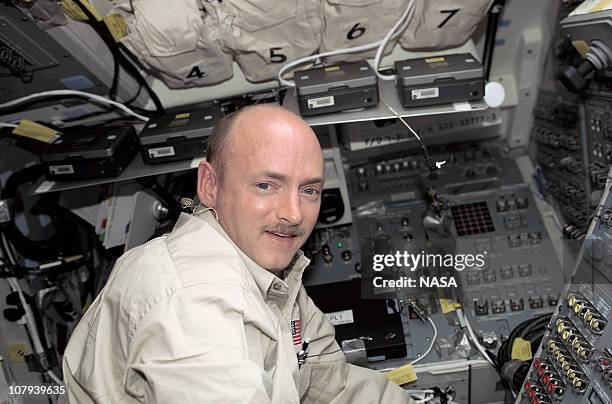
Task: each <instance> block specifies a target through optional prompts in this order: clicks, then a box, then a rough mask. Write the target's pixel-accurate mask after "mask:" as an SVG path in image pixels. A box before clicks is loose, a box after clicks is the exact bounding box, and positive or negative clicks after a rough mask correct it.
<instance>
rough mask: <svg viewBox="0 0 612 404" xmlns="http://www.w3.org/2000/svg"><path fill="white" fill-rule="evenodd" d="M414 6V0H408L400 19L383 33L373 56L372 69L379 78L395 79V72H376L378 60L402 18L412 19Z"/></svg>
mask: <svg viewBox="0 0 612 404" xmlns="http://www.w3.org/2000/svg"><path fill="white" fill-rule="evenodd" d="M415 8H416V7H414V0H410V1H409V2H408V5H407V6H406V10H405V11H404V14H402V16H401V17H400V19H399V20H398V21H397V22H396V23H395V25H394V26H393V28H391V30H390V31H389V32H388V33H387V35H385V37H384V38H383V40H382V43H381V44H380V46H379V47H378V49H377V50H376V56H375V57H374V71H375V72H376V75H377V76H378V78H379V79H381V80H395V74H393V75H383V74H380V73H379V72H378V66H379V65H380V60H381V59H382V56H383V53H384V51H385V48H386V47H387V42H389V39H391V36H393V34H395V32H396V31H398V28H399V26H400V25H401V24H403V22H404V20H407V21H410V20H411V19H412V16H413V15H414V10H415ZM405 28H406V27H402V29H401V30H399V31H398V32H402V31H403V30H404V29H405Z"/></svg>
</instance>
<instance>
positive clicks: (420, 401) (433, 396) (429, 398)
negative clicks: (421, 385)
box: [413, 394, 436, 404]
mask: <svg viewBox="0 0 612 404" xmlns="http://www.w3.org/2000/svg"><path fill="white" fill-rule="evenodd" d="M434 398H436V396H435V395H433V394H432V395H430V396H429V397H426V398H424V399H422V400H413V401H414V404H421V403H427V402H429V401H431V400H433V399H434Z"/></svg>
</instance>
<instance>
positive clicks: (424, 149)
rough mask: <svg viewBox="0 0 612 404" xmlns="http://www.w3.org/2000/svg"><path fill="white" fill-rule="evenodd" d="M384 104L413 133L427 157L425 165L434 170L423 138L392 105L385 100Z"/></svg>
mask: <svg viewBox="0 0 612 404" xmlns="http://www.w3.org/2000/svg"><path fill="white" fill-rule="evenodd" d="M382 102H383V103H384V104H385V105H386V106H387V108H389V111H391V113H393V115H395V116H396V117H397V119H399V120H400V122H401V123H403V124H404V126H405V127H407V128H408V130H409V131H410V133H412V135H413V136H414V137H415V138H416V140H418V142H419V145H420V146H421V150H423V154H424V155H425V163H427V165H428V166H429V167H428V168H429V169H432V167H431V166H430V164H431V156H430V155H429V150H427V146H425V143H423V141H422V140H421V137H420V136H419V135H418V134H417V133H416V132H415V131H414V130H413V129H412V127H411V126H410V125H409V124H408V122H406V121H405V120H404V118H402V117H401V116H400V114H399V113H398V112H397V111H396V110H395V109H394V108H393V107H391V105H389V104H387V101H385V100H384V99H383V100H382ZM436 168H438V167H436Z"/></svg>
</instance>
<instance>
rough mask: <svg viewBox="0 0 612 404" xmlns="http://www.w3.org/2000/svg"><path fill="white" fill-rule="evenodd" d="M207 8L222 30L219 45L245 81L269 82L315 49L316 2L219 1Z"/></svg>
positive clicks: (317, 29)
mask: <svg viewBox="0 0 612 404" xmlns="http://www.w3.org/2000/svg"><path fill="white" fill-rule="evenodd" d="M209 4H210V6H213V7H214V8H215V9H216V10H217V15H218V17H219V21H220V25H222V26H223V29H224V32H223V34H222V42H223V43H224V45H225V47H226V48H227V49H228V50H230V51H231V52H232V53H233V54H234V58H235V59H236V62H238V64H239V65H240V67H241V69H242V72H243V73H244V76H245V77H246V78H247V80H249V81H253V82H258V81H265V80H270V79H273V78H274V77H276V74H277V73H278V71H279V70H280V69H281V67H282V66H283V65H284V64H286V63H287V62H290V61H292V60H295V59H297V58H299V57H302V56H307V55H311V54H313V53H314V52H316V51H317V49H318V48H319V37H320V32H321V20H320V16H319V15H318V13H317V8H316V5H317V4H318V0H281V1H279V0H223V1H222V2H218V1H213V2H211V3H209ZM226 21H229V22H230V23H229V24H226V23H225V22H226ZM226 27H227V30H225V28H226Z"/></svg>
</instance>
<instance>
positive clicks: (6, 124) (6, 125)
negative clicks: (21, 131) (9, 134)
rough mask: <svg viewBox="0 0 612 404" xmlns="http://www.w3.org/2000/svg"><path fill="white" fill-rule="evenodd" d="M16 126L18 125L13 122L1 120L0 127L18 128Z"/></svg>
mask: <svg viewBox="0 0 612 404" xmlns="http://www.w3.org/2000/svg"><path fill="white" fill-rule="evenodd" d="M16 127H17V125H14V124H12V123H3V122H0V128H16Z"/></svg>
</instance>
